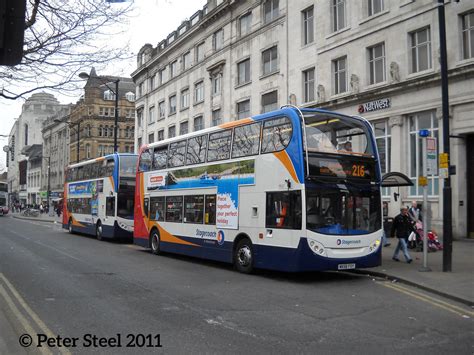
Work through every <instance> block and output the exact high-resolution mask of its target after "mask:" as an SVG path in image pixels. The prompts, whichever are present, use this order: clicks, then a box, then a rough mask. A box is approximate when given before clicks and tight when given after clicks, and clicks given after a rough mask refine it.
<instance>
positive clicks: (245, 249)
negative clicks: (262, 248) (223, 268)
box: [234, 239, 253, 274]
mask: <svg viewBox="0 0 474 355" xmlns="http://www.w3.org/2000/svg"><path fill="white" fill-rule="evenodd" d="M234 266H235V268H236V269H237V271H239V272H242V273H245V274H250V273H251V272H252V271H253V248H252V243H251V242H250V239H241V240H240V241H239V242H238V243H237V247H236V248H235V250H234Z"/></svg>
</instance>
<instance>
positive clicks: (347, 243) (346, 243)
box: [336, 239, 362, 245]
mask: <svg viewBox="0 0 474 355" xmlns="http://www.w3.org/2000/svg"><path fill="white" fill-rule="evenodd" d="M360 243H362V242H361V240H360V239H356V240H347V239H338V240H337V242H336V244H337V245H341V244H342V245H351V244H360Z"/></svg>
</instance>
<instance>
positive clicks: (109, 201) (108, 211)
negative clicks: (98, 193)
mask: <svg viewBox="0 0 474 355" xmlns="http://www.w3.org/2000/svg"><path fill="white" fill-rule="evenodd" d="M116 205H117V204H116V197H115V196H107V197H106V198H105V220H106V221H107V219H108V217H112V218H113V219H114V218H115V216H116V213H115V209H116ZM109 223H110V222H109ZM112 223H113V222H112Z"/></svg>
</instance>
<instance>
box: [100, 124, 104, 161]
mask: <svg viewBox="0 0 474 355" xmlns="http://www.w3.org/2000/svg"><path fill="white" fill-rule="evenodd" d="M103 136H104V132H103V127H102V125H100V126H99V137H103ZM99 147H101V146H99ZM100 155H101V154H99V156H100Z"/></svg>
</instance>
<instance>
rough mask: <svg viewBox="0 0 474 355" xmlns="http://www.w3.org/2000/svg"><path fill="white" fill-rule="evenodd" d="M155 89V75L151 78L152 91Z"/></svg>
mask: <svg viewBox="0 0 474 355" xmlns="http://www.w3.org/2000/svg"><path fill="white" fill-rule="evenodd" d="M154 89H155V75H152V76H151V77H150V91H151V90H154Z"/></svg>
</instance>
